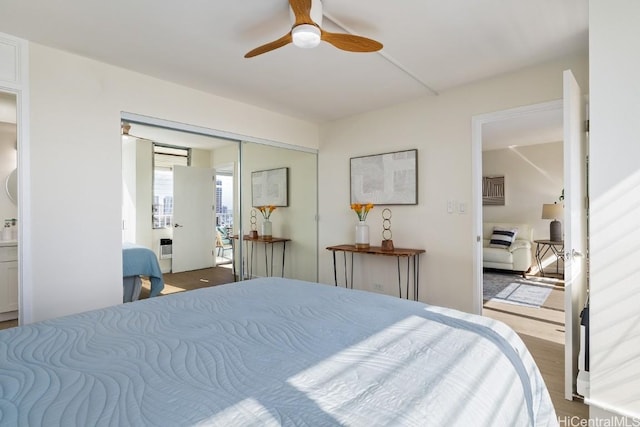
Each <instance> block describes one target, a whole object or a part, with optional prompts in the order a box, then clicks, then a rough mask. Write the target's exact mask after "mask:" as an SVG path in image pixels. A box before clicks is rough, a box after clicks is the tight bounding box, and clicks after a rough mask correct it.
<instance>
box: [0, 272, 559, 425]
mask: <svg viewBox="0 0 640 427" xmlns="http://www.w3.org/2000/svg"><path fill="white" fill-rule="evenodd" d="M0 425H11V426H14V425H29V426H55V425H62V426H111V425H128V426H129V425H130V426H144V425H148V426H194V425H208V426H209V425H213V426H225V427H226V426H281V425H285V426H301V425H304V426H320V425H321V426H333V425H348V426H367V427H369V426H373V425H376V426H445V425H446V426H465V427H468V426H474V427H476V426H519V427H520V426H557V425H558V422H557V419H556V415H555V412H554V409H553V406H552V404H551V400H550V397H549V393H548V391H547V389H546V387H545V384H544V382H543V380H542V377H541V375H540V372H539V370H538V368H537V366H536V365H535V363H534V361H533V359H532V357H531V355H530V354H529V352H528V350H527V348H526V347H525V345H524V343H523V342H522V341H521V340H520V338H519V337H518V335H517V334H516V333H515V332H514V331H513V330H512V329H510V328H508V327H507V326H506V325H504V324H502V323H500V322H496V321H494V320H491V319H488V318H482V317H479V316H474V315H470V314H466V313H461V312H458V311H455V310H449V309H445V308H441V307H435V306H428V305H425V304H422V303H419V302H414V301H407V300H402V299H399V298H395V297H389V296H385V295H379V294H374V293H369V292H363V291H355V290H351V289H344V288H337V287H334V286H328V285H321V284H317V283H309V282H303V281H297V280H290V279H282V278H261V279H254V280H247V281H242V282H238V283H233V284H227V285H219V286H215V287H212V288H204V289H198V290H194V291H188V292H181V293H176V294H171V295H168V296H163V297H162V298H152V299H145V300H141V301H137V302H133V303H130V304H121V305H118V306H114V307H110V308H106V309H102V310H95V311H90V312H86V313H81V314H77V315H72V316H68V317H63V318H60V319H54V320H50V321H45V322H40V323H36V324H33V325H27V326H22V327H19V328H13V329H7V330H4V331H0Z"/></svg>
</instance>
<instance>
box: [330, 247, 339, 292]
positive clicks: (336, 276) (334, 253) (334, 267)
mask: <svg viewBox="0 0 640 427" xmlns="http://www.w3.org/2000/svg"><path fill="white" fill-rule="evenodd" d="M331 252H333V283H334V284H335V285H336V286H338V269H337V268H336V251H331Z"/></svg>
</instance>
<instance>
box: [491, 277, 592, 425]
mask: <svg viewBox="0 0 640 427" xmlns="http://www.w3.org/2000/svg"><path fill="white" fill-rule="evenodd" d="M563 307H564V286H563V282H562V281H559V282H558V283H557V285H556V286H555V288H554V289H553V291H551V294H550V295H549V298H547V300H546V301H545V303H544V304H543V305H542V306H541V307H540V308H533V307H525V306H519V305H513V304H507V303H502V302H495V301H488V302H485V304H484V309H483V315H485V316H487V317H491V318H492V319H496V320H500V321H502V322H504V323H506V324H507V325H509V326H510V327H512V328H513V329H514V330H515V331H516V332H517V333H518V335H519V336H520V338H522V341H524V343H525V344H526V346H527V348H528V349H529V351H530V352H531V354H532V355H533V358H534V360H535V361H536V364H537V365H538V368H539V369H540V372H541V373H542V377H543V378H544V381H545V383H546V385H547V388H548V389H549V394H550V395H551V400H552V401H553V405H554V407H555V409H556V414H557V415H558V419H559V420H565V421H566V422H568V420H576V423H578V421H577V420H588V419H589V407H588V406H587V405H585V404H584V403H582V402H580V401H577V400H573V401H569V400H566V399H565V398H564V308H563ZM572 417H577V418H572ZM572 422H573V421H572ZM580 422H585V423H586V422H587V421H580ZM576 425H578V424H576ZM579 425H582V424H579ZM584 425H586V424H584Z"/></svg>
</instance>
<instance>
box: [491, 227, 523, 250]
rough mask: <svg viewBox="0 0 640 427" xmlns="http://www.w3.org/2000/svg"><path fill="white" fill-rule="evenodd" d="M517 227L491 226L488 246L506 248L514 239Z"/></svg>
mask: <svg viewBox="0 0 640 427" xmlns="http://www.w3.org/2000/svg"><path fill="white" fill-rule="evenodd" d="M517 233H518V229H517V228H503V227H493V234H491V240H490V241H489V247H491V248H502V249H507V248H508V247H509V246H511V244H512V243H513V241H514V240H515V239H516V234H517Z"/></svg>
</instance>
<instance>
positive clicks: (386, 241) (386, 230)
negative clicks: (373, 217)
mask: <svg viewBox="0 0 640 427" xmlns="http://www.w3.org/2000/svg"><path fill="white" fill-rule="evenodd" d="M392 236H393V235H392V233H391V209H389V208H385V209H384V210H383V211H382V250H383V251H392V250H393V240H391V237H392Z"/></svg>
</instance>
